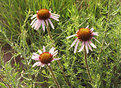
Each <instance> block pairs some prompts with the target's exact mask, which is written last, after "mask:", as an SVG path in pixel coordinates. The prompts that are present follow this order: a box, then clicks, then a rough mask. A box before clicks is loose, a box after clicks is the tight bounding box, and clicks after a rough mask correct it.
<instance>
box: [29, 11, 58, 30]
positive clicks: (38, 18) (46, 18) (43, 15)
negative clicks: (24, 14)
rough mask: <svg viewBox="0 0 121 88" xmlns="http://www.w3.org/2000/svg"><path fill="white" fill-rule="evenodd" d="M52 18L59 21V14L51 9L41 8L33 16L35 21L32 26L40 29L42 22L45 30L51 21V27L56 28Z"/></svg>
mask: <svg viewBox="0 0 121 88" xmlns="http://www.w3.org/2000/svg"><path fill="white" fill-rule="evenodd" d="M50 18H52V19H54V20H56V21H59V19H58V18H59V15H57V14H54V13H51V11H49V10H48V9H40V10H39V11H37V14H35V15H33V16H32V17H31V19H33V21H32V22H31V24H30V25H32V28H34V29H36V30H38V29H39V27H40V26H41V24H42V28H43V31H45V26H46V25H47V26H48V22H49V23H50V25H51V27H52V28H53V29H54V26H53V23H52V22H51V20H50Z"/></svg>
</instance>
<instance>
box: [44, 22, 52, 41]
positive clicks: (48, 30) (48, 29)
mask: <svg viewBox="0 0 121 88" xmlns="http://www.w3.org/2000/svg"><path fill="white" fill-rule="evenodd" d="M45 25H46V27H47V32H48V35H49V37H50V39H51V40H53V39H52V36H51V34H50V28H49V26H48V25H47V24H46V22H45Z"/></svg>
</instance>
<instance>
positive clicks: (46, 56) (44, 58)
mask: <svg viewBox="0 0 121 88" xmlns="http://www.w3.org/2000/svg"><path fill="white" fill-rule="evenodd" d="M39 60H40V62H41V63H43V64H48V63H50V62H51V61H52V60H53V55H52V54H50V53H49V52H44V53H42V54H40V56H39Z"/></svg>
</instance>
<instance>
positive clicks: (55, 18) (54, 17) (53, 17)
mask: <svg viewBox="0 0 121 88" xmlns="http://www.w3.org/2000/svg"><path fill="white" fill-rule="evenodd" d="M50 18H52V19H54V20H56V21H59V19H58V18H57V17H56V16H52V15H51V16H50Z"/></svg>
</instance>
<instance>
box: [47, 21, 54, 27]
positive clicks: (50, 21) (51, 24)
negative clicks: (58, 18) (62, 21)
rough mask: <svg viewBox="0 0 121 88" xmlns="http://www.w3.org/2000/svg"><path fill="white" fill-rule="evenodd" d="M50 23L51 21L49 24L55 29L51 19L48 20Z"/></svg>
mask: <svg viewBox="0 0 121 88" xmlns="http://www.w3.org/2000/svg"><path fill="white" fill-rule="evenodd" d="M48 21H49V23H50V25H51V27H52V28H53V29H54V25H53V23H52V22H51V20H50V19H48Z"/></svg>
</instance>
